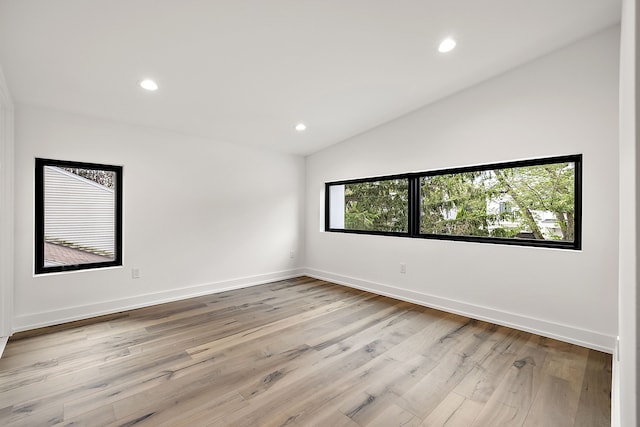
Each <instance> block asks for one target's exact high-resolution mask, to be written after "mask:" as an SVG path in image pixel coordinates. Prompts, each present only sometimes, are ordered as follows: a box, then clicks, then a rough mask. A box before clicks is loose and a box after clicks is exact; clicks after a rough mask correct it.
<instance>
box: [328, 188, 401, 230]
mask: <svg viewBox="0 0 640 427" xmlns="http://www.w3.org/2000/svg"><path fill="white" fill-rule="evenodd" d="M408 199H409V181H408V179H389V180H377V181H368V182H360V183H346V184H336V185H331V186H330V187H329V206H330V210H329V225H330V228H332V229H344V230H360V231H377V232H398V233H406V232H408V223H409V220H408V218H409V214H408Z"/></svg>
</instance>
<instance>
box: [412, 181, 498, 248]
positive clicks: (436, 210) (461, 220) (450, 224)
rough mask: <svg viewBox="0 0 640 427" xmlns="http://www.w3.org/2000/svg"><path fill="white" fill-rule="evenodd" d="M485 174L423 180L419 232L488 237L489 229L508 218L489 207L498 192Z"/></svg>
mask: <svg viewBox="0 0 640 427" xmlns="http://www.w3.org/2000/svg"><path fill="white" fill-rule="evenodd" d="M490 180H491V174H490V173H488V172H486V171H478V172H464V173H456V174H447V175H435V176H429V177H424V178H423V179H422V180H421V185H420V196H421V220H420V223H421V224H420V231H421V232H422V233H429V234H453V235H463V236H488V235H489V230H490V228H489V226H490V225H493V224H495V223H496V222H498V221H500V220H504V219H505V217H506V215H507V214H493V213H490V212H489V211H488V209H487V204H488V202H489V201H490V200H491V198H492V197H494V196H495V193H496V189H494V188H493V186H491V185H489V182H490Z"/></svg>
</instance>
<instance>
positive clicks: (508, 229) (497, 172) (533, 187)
mask: <svg viewBox="0 0 640 427" xmlns="http://www.w3.org/2000/svg"><path fill="white" fill-rule="evenodd" d="M574 188H575V173H574V164H573V163H554V164H546V165H538V166H527V167H517V168H505V169H494V170H487V171H476V172H463V173H453V174H443V175H433V176H426V177H423V178H421V180H420V215H421V216H420V233H425V234H449V235H463V236H492V237H518V236H525V235H526V236H528V237H533V238H535V239H555V240H564V241H573V240H574V228H575V225H574V219H575V211H574V209H575V200H574V192H575V191H574ZM543 213H548V215H551V214H552V217H553V219H552V220H551V223H555V224H550V223H549V222H548V221H547V223H544V221H543V218H542V217H541V215H542V214H543ZM547 219H548V218H547ZM552 225H557V227H555V228H554V227H552ZM345 228H346V229H352V230H376V231H394V232H406V231H408V180H407V179H396V180H382V181H376V182H364V183H357V184H347V185H345ZM554 229H559V232H557V233H554V232H553V231H550V230H554Z"/></svg>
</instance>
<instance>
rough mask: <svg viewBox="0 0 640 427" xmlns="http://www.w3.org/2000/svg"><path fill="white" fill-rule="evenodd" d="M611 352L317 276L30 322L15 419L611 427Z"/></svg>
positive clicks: (15, 349) (13, 356)
mask: <svg viewBox="0 0 640 427" xmlns="http://www.w3.org/2000/svg"><path fill="white" fill-rule="evenodd" d="M610 384H611V356H610V355H607V354H604V353H600V352H597V351H593V350H588V349H586V348H582V347H578V346H575V345H570V344H566V343H563V342H559V341H555V340H552V339H547V338H543V337H540V336H537V335H532V334H529V333H525V332H521V331H517V330H513V329H509V328H506V327H502V326H496V325H493V324H490V323H485V322H481V321H475V320H470V319H468V318H465V317H461V316H456V315H453V314H447V313H443V312H440V311H436V310H432V309H428V308H424V307H421V306H417V305H414V304H410V303H406V302H401V301H397V300H394V299H391V298H386V297H381V296H377V295H374V294H370V293H367V292H363V291H358V290H354V289H350V288H346V287H343V286H339V285H335V284H332V283H328V282H323V281H319V280H315V279H310V278H306V277H302V278H298V279H291V280H285V281H280V282H275V283H271V284H266V285H261V286H256V287H252V288H246V289H241V290H236V291H230V292H224V293H220V294H215V295H209V296H204V297H200V298H194V299H189V300H184V301H179V302H174V303H170V304H164V305H160V306H155V307H150V308H144V309H140V310H134V311H129V312H125V313H120V314H117V315H111V316H104V317H102V318H98V319H91V320H88V321H82V322H75V323H71V324H66V325H62V326H58V327H52V328H44V329H39V330H36V331H31V332H27V333H21V334H18V335H17V336H15V337H14V338H12V339H11V340H10V341H9V343H8V345H7V348H6V351H5V355H4V356H3V357H2V359H0V425H3V426H22V425H24V426H50V425H55V426H201V425H212V426H281V425H288V426H328V427H334V426H338V427H339V426H353V427H355V426H385V427H386V426H420V425H423V426H491V427H493V426H527V427H529V426H545V427H553V426H580V427H587V426H608V425H609V418H610V404H611V401H610Z"/></svg>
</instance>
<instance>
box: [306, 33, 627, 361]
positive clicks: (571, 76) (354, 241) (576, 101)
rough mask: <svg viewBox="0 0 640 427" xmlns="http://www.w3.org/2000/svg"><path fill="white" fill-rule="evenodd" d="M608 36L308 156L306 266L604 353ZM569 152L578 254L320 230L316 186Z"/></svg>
mask: <svg viewBox="0 0 640 427" xmlns="http://www.w3.org/2000/svg"><path fill="white" fill-rule="evenodd" d="M619 31H620V30H619V28H617V27H616V28H612V29H609V30H607V31H605V32H603V33H600V34H597V35H595V36H593V37H591V38H588V39H585V40H583V41H580V42H578V43H577V44H575V45H572V46H569V47H567V48H565V49H562V50H560V51H557V52H555V53H552V54H550V55H548V56H545V57H543V58H540V59H538V60H536V61H534V62H531V63H529V64H527V65H524V66H522V67H519V68H517V69H515V70H512V71H511V72H508V73H506V74H503V75H501V76H498V77H496V78H494V79H491V80H489V81H487V82H485V83H483V84H481V85H478V86H475V87H473V88H470V89H468V90H465V91H463V92H460V93H458V94H456V95H454V96H452V97H449V98H447V99H444V100H442V101H440V102H438V103H435V104H433V105H431V106H427V107H425V108H423V109H421V110H419V111H416V112H414V113H413V114H410V115H408V116H405V117H403V118H400V119H398V120H395V121H393V122H390V123H388V124H385V125H383V126H380V127H379V128H376V129H374V130H372V131H369V132H367V133H364V134H362V135H359V136H357V137H354V138H352V139H350V140H348V141H346V142H343V143H340V144H337V145H335V146H333V147H330V148H328V149H326V150H323V151H321V152H319V153H316V154H314V155H312V156H309V157H307V159H306V166H307V171H306V173H307V202H306V203H307V213H306V214H307V218H306V230H307V233H306V265H307V267H308V272H309V273H310V274H311V275H313V276H315V277H324V278H328V279H332V280H335V281H338V282H340V283H344V284H350V285H353V286H357V287H362V288H366V289H370V290H373V291H375V292H378V293H383V294H389V295H395V296H398V297H401V298H404V299H408V300H413V301H417V302H420V303H423V304H426V305H431V306H435V307H442V308H445V309H447V310H450V311H456V312H461V313H467V314H470V315H471V316H473V317H477V318H483V319H490V320H492V321H495V322H497V323H502V324H507V325H513V326H517V327H520V328H523V329H526V330H531V331H536V332H539V333H542V334H545V335H548V336H553V337H558V338H562V339H566V340H568V341H571V342H576V343H580V344H583V345H586V346H589V347H593V348H598V349H603V350H607V351H612V350H613V346H614V337H615V336H616V331H617V280H618V279H617V263H618V258H617V256H618V148H617V147H618V146H617V141H618V133H617V129H618V66H619V57H618V54H619V50H618V45H619V34H620V33H619ZM425 78H429V76H428V75H425ZM576 153H582V154H583V155H584V158H583V170H584V172H583V185H584V187H583V250H581V251H570V250H558V249H544V248H530V247H514V246H503V245H489V244H479V243H466V242H453V241H440V240H423V239H403V238H397V237H384V236H365V235H355V234H342V233H325V232H321V231H320V228H321V224H322V215H323V205H322V200H323V191H324V188H323V185H324V183H325V182H327V181H334V180H340V179H349V178H359V177H367V176H375V175H385V174H394V173H402V172H408V171H424V170H432V169H440V168H449V167H457V166H466V165H477V164H482V163H493V162H501V161H509V160H517V159H528V158H536V157H547V156H555V155H563V154H576ZM401 262H402V263H406V264H407V272H406V274H400V269H399V264H400V263H401Z"/></svg>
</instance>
